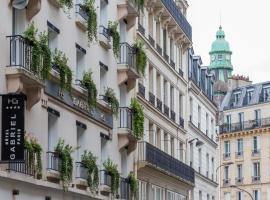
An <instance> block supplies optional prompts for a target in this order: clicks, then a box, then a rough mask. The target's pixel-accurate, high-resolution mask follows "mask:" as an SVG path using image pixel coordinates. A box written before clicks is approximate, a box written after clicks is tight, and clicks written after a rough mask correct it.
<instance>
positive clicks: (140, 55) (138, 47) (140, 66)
mask: <svg viewBox="0 0 270 200" xmlns="http://www.w3.org/2000/svg"><path fill="white" fill-rule="evenodd" d="M133 47H134V48H135V52H136V65H137V70H138V71H139V72H140V73H141V74H143V75H144V74H145V68H146V62H147V57H146V53H145V50H144V48H143V47H144V43H143V42H142V41H141V40H137V41H136V43H135V44H134V45H133Z"/></svg>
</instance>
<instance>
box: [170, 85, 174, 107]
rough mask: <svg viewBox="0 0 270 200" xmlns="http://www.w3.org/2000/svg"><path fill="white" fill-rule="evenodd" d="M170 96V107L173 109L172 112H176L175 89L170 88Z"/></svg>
mask: <svg viewBox="0 0 270 200" xmlns="http://www.w3.org/2000/svg"><path fill="white" fill-rule="evenodd" d="M170 96H171V102H170V104H171V105H170V107H171V110H172V111H174V88H173V87H172V86H171V88H170Z"/></svg>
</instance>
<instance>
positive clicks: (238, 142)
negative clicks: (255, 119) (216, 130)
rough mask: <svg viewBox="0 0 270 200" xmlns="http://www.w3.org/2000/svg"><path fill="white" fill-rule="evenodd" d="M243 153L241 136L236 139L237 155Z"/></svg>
mask: <svg viewBox="0 0 270 200" xmlns="http://www.w3.org/2000/svg"><path fill="white" fill-rule="evenodd" d="M242 155H243V138H239V139H237V156H242Z"/></svg>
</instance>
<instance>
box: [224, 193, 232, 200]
mask: <svg viewBox="0 0 270 200" xmlns="http://www.w3.org/2000/svg"><path fill="white" fill-rule="evenodd" d="M224 200H231V194H230V193H229V192H225V193H224Z"/></svg>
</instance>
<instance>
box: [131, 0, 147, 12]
mask: <svg viewBox="0 0 270 200" xmlns="http://www.w3.org/2000/svg"><path fill="white" fill-rule="evenodd" d="M133 3H134V4H135V6H136V7H137V8H138V10H139V11H141V12H143V6H144V0H133Z"/></svg>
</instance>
